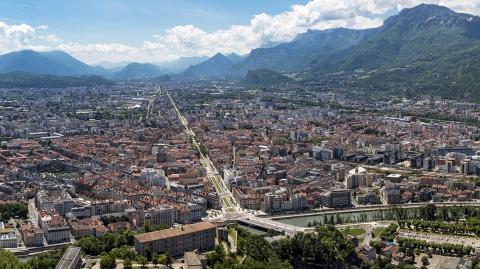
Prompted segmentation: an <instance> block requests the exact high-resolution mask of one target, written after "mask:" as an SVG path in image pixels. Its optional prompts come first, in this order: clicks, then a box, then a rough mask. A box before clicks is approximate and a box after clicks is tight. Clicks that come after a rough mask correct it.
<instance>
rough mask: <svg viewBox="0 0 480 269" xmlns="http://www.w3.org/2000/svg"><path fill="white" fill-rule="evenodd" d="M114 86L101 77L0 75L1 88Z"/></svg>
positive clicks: (15, 73)
mask: <svg viewBox="0 0 480 269" xmlns="http://www.w3.org/2000/svg"><path fill="white" fill-rule="evenodd" d="M112 84H113V83H112V81H110V80H107V79H105V78H103V77H100V76H55V75H35V74H29V73H21V72H14V73H7V74H0V88H63V87H79V86H96V85H112Z"/></svg>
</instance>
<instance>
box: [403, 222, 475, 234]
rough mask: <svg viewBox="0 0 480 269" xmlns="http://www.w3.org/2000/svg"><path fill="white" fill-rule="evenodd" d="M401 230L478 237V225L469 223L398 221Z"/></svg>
mask: <svg viewBox="0 0 480 269" xmlns="http://www.w3.org/2000/svg"><path fill="white" fill-rule="evenodd" d="M398 224H399V225H400V227H402V228H406V229H410V230H413V229H414V230H419V231H432V232H437V233H443V234H458V235H476V236H480V225H477V224H474V225H472V224H471V223H469V222H456V223H449V222H444V221H439V220H433V221H430V220H402V221H398Z"/></svg>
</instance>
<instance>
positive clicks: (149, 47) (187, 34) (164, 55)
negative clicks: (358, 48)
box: [0, 0, 480, 63]
mask: <svg viewBox="0 0 480 269" xmlns="http://www.w3.org/2000/svg"><path fill="white" fill-rule="evenodd" d="M422 2H423V3H431V4H438V5H444V6H447V7H449V8H451V9H453V10H455V11H458V12H468V13H471V14H477V15H478V14H480V0H470V1H464V0H425V1H418V0H312V1H310V2H308V3H307V4H305V5H293V6H292V7H291V8H290V10H288V11H285V12H282V13H279V14H276V15H271V14H267V13H260V14H257V15H254V16H253V17H252V18H251V19H250V21H249V23H247V24H244V25H232V26H230V27H228V28H225V29H218V30H213V31H206V30H203V29H201V28H199V27H197V26H195V25H191V24H186V25H177V26H174V27H171V28H169V29H167V30H165V31H163V32H161V31H160V32H157V33H152V39H151V40H144V41H143V42H142V43H141V44H142V45H139V46H131V45H125V44H120V43H115V42H113V43H91V44H82V43H78V42H77V41H75V40H65V41H64V40H62V37H58V36H56V35H55V33H52V32H51V31H52V30H51V29H50V28H49V27H48V26H47V25H38V26H36V27H35V26H31V25H28V24H10V25H9V24H7V23H5V22H0V53H5V52H8V51H12V50H18V49H25V48H30V49H37V50H46V49H58V50H64V51H66V52H68V53H71V54H73V55H74V56H76V57H78V58H80V59H82V60H84V61H86V62H89V63H93V62H100V61H106V60H108V61H149V62H159V61H165V60H173V59H176V58H179V57H182V56H183V57H189V56H205V55H207V56H212V55H214V54H216V53H223V54H229V53H233V52H235V53H239V54H245V53H248V52H250V50H252V49H254V48H258V47H262V46H266V45H267V44H275V43H280V42H288V41H291V40H292V39H293V38H294V37H295V36H297V35H298V34H300V33H304V32H306V31H307V30H308V29H317V30H321V29H328V28H336V27H345V28H351V29H364V28H371V27H376V26H379V25H381V23H382V21H383V20H384V19H385V18H386V17H388V16H390V15H392V14H395V13H398V11H399V10H401V9H403V8H408V7H413V6H416V5H418V4H420V3H422ZM40 31H42V33H41V34H39V33H38V32H40Z"/></svg>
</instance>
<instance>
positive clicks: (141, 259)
mask: <svg viewBox="0 0 480 269" xmlns="http://www.w3.org/2000/svg"><path fill="white" fill-rule="evenodd" d="M137 261H138V263H140V264H141V265H142V268H146V265H147V263H148V260H147V258H146V257H145V256H139V257H138V258H137Z"/></svg>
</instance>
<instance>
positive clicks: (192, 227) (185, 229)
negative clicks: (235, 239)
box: [135, 222, 217, 243]
mask: <svg viewBox="0 0 480 269" xmlns="http://www.w3.org/2000/svg"><path fill="white" fill-rule="evenodd" d="M215 227H217V226H216V225H214V224H212V223H210V222H199V223H195V224H188V225H184V226H181V227H178V228H172V229H167V230H161V231H155V232H150V233H143V234H137V235H135V239H137V240H138V241H139V242H141V243H145V242H150V241H155V240H160V239H164V238H169V237H176V236H180V235H186V234H190V233H196V232H200V231H205V230H208V229H213V228H215Z"/></svg>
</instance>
